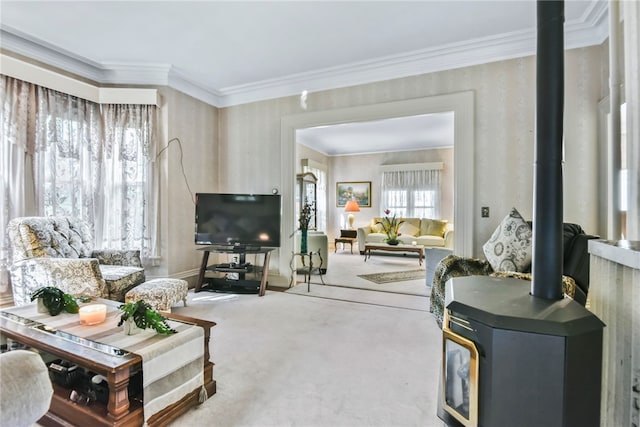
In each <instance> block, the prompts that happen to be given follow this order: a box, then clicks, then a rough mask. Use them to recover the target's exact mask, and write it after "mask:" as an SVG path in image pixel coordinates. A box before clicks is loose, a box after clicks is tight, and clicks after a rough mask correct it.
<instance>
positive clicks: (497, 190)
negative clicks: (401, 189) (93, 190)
mask: <svg viewBox="0 0 640 427" xmlns="http://www.w3.org/2000/svg"><path fill="white" fill-rule="evenodd" d="M603 61H605V62H606V57H604V56H603V50H602V47H589V48H583V49H575V50H571V51H568V52H567V53H566V63H565V70H566V75H567V78H566V82H565V87H566V97H565V103H566V108H565V111H566V114H565V146H566V149H565V151H566V159H565V174H564V195H565V207H564V217H565V220H567V221H573V222H577V223H580V224H581V225H582V226H583V227H584V228H585V230H587V231H588V232H592V233H597V232H598V230H597V224H598V212H597V209H596V206H597V200H598V191H597V190H598V187H597V179H598V176H597V169H596V166H597V164H596V154H597V145H598V141H597V136H598V135H597V132H596V127H597V104H598V100H599V99H600V96H601V91H602V88H601V82H602V78H601V72H602V62H603ZM467 90H472V91H474V92H475V100H476V112H475V179H474V181H475V188H474V194H475V201H474V212H476V213H477V216H476V220H475V226H474V227H475V242H476V243H475V246H476V250H475V252H476V253H477V254H478V255H479V254H481V246H482V244H483V243H484V242H485V241H486V240H487V239H488V238H489V236H490V235H491V233H492V231H493V230H494V229H495V227H496V225H497V224H498V222H499V221H500V220H501V219H502V218H503V217H504V216H505V215H506V214H507V212H508V211H509V209H510V208H511V207H512V206H515V207H517V208H518V209H519V210H520V211H521V213H522V214H523V215H524V216H525V217H526V218H531V216H532V212H533V152H534V140H535V135H534V130H535V58H534V57H527V58H520V59H514V60H508V61H500V62H494V63H490V64H484V65H478V66H473V67H467V68H460V69H456V70H449V71H442V72H437V73H430V74H425V75H420V76H413V77H407V78H403V79H396V80H389V81H384V82H378V83H371V84H364V85H359V86H353V87H348V88H341V89H334V90H328V91H323V92H318V93H310V94H309V95H308V98H307V106H308V109H307V110H306V111H307V112H311V111H323V110H330V109H336V108H345V107H352V106H359V105H369V104H375V103H382V102H389V101H398V100H405V99H412V98H419V97H427V96H432V95H440V94H448V93H455V92H461V91H467ZM304 112H305V111H304V110H302V109H301V107H300V105H299V102H298V98H297V97H287V98H280V99H275V100H268V101H262V102H256V103H251V104H246V105H240V106H234V107H229V108H224V109H221V111H220V115H219V117H220V135H219V136H220V140H219V143H220V147H221V156H220V159H219V160H220V163H219V168H220V186H221V188H223V189H225V190H234V191H236V190H237V191H246V190H248V189H254V191H269V190H270V188H271V187H272V186H277V183H278V182H279V180H280V174H279V170H280V150H281V147H280V122H281V119H282V118H283V117H285V116H287V115H293V114H301V113H304ZM223 152H224V153H225V154H224V155H223ZM247 171H250V173H248V172H247ZM290 179H292V180H293V179H294V177H290ZM374 194H375V193H374ZM330 203H331V202H330ZM481 206H489V207H490V208H491V217H490V218H480V207H481Z"/></svg>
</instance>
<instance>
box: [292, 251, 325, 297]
mask: <svg viewBox="0 0 640 427" xmlns="http://www.w3.org/2000/svg"><path fill="white" fill-rule="evenodd" d="M314 255H317V256H318V258H319V259H320V262H319V263H318V265H322V255H321V254H320V250H318V251H317V252H307V253H303V252H293V253H292V254H291V261H290V262H289V268H290V269H291V278H290V279H289V287H291V286H292V285H293V280H294V277H295V275H296V274H297V273H300V272H301V273H303V274H304V281H305V283H306V284H307V292H310V291H311V273H313V268H314V267H313V256H314ZM296 257H300V259H301V261H302V268H295V266H294V264H295V259H296ZM307 259H308V260H309V265H307V264H306V262H305V261H306V260H307ZM316 269H317V270H318V274H319V275H320V281H321V282H322V284H323V285H324V284H325V283H324V279H323V278H322V269H321V268H320V267H316Z"/></svg>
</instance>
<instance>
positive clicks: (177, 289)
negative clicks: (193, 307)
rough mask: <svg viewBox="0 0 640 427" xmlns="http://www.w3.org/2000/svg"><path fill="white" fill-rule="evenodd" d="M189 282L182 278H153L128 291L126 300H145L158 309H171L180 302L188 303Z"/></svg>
mask: <svg viewBox="0 0 640 427" xmlns="http://www.w3.org/2000/svg"><path fill="white" fill-rule="evenodd" d="M188 290H189V284H188V283H187V281H186V280H182V279H169V278H163V279H152V280H148V281H146V282H144V283H142V284H140V285H138V286H136V287H135V288H133V289H131V290H130V291H129V292H127V293H126V295H125V297H124V300H125V302H129V301H138V300H141V299H143V300H145V301H146V302H148V303H149V305H151V306H152V307H153V308H155V309H156V310H162V311H171V307H172V306H174V305H176V304H177V303H178V302H180V301H182V302H184V305H185V306H186V305H187V292H188Z"/></svg>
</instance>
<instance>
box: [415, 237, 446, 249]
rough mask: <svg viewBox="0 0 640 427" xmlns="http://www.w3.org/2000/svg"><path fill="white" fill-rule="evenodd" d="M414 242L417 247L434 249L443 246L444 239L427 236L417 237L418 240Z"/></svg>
mask: <svg viewBox="0 0 640 427" xmlns="http://www.w3.org/2000/svg"><path fill="white" fill-rule="evenodd" d="M415 240H416V242H417V243H418V245H421V246H435V247H442V246H444V239H443V238H442V237H440V236H428V235H425V236H418V238H417V239H415Z"/></svg>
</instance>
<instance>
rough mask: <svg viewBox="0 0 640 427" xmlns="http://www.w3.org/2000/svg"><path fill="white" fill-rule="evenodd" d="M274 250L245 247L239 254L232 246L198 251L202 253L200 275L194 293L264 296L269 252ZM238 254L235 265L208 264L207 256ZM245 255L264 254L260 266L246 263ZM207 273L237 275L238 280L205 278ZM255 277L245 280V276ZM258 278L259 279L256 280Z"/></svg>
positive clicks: (208, 247) (206, 247) (209, 247)
mask: <svg viewBox="0 0 640 427" xmlns="http://www.w3.org/2000/svg"><path fill="white" fill-rule="evenodd" d="M273 249H274V248H257V247H254V248H251V247H246V248H245V249H244V251H243V252H239V251H238V248H237V247H234V246H229V247H225V246H205V247H203V248H199V249H198V250H200V251H203V254H202V262H201V264H200V273H199V274H198V282H197V283H196V287H195V292H200V291H209V292H232V293H257V294H258V295H259V296H264V294H265V291H266V290H267V277H268V275H269V259H270V257H271V251H273ZM211 252H213V253H223V254H239V255H240V259H239V262H238V263H237V264H234V263H227V264H213V265H208V263H209V254H210V253H211ZM247 254H264V257H263V261H262V266H255V265H251V264H248V263H247V262H246V255H247ZM207 271H210V272H215V273H227V274H228V273H232V274H237V275H238V279H228V278H224V277H206V273H207ZM248 274H250V275H253V276H254V277H256V278H255V279H253V278H247V275H248ZM258 277H259V279H258Z"/></svg>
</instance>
